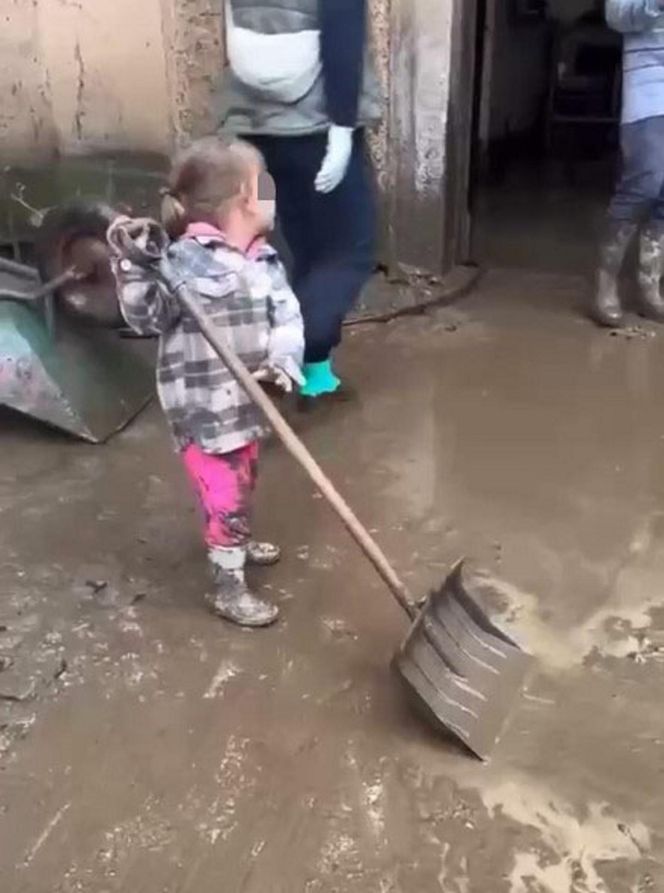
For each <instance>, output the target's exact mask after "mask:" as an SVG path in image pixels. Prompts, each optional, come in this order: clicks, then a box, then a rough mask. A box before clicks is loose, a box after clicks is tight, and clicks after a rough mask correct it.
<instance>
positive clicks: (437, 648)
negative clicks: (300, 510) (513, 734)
mask: <svg viewBox="0 0 664 893" xmlns="http://www.w3.org/2000/svg"><path fill="white" fill-rule="evenodd" d="M532 662H533V658H532V656H531V655H529V654H527V653H526V652H525V651H523V650H522V649H521V648H520V647H519V646H518V645H517V644H516V642H514V641H513V640H512V639H510V638H509V636H507V635H506V634H505V633H504V632H503V631H502V630H500V629H499V628H498V627H497V626H496V625H495V624H494V623H492V622H491V620H490V619H489V617H488V616H487V615H486V613H485V612H484V611H483V609H482V608H481V607H480V606H479V604H478V603H477V602H476V601H475V599H474V598H473V597H472V596H471V595H470V593H469V592H468V590H467V588H466V586H465V584H464V580H463V562H459V563H458V564H457V565H456V566H455V567H454V569H453V570H452V572H451V573H450V575H449V576H448V577H447V579H446V580H445V581H444V582H443V585H442V586H441V587H440V589H438V590H437V591H435V592H433V593H432V594H431V595H430V596H429V598H428V599H427V601H426V603H425V605H424V606H423V608H422V610H421V612H420V615H419V616H418V618H417V619H416V620H415V622H414V623H413V625H412V627H411V629H410V631H409V633H408V636H407V637H406V639H405V641H404V643H403V645H402V646H401V648H400V649H399V652H398V653H397V655H396V657H395V659H394V664H395V667H396V669H397V671H398V672H399V674H400V675H401V678H402V679H403V681H404V682H405V684H406V686H407V689H408V691H409V693H410V694H411V696H413V697H414V698H415V700H416V701H417V703H418V704H419V706H421V707H424V709H425V712H426V714H427V717H428V718H429V719H430V720H431V721H432V722H433V724H434V725H435V726H436V727H437V728H439V729H442V730H444V731H446V732H447V733H451V734H452V735H453V736H455V737H456V738H458V739H459V741H461V742H462V743H463V744H464V745H465V747H467V748H468V749H469V750H470V751H472V752H473V753H474V754H475V755H476V756H478V757H480V758H481V759H486V758H487V757H488V756H489V754H490V752H491V750H492V748H493V747H494V745H495V743H496V742H497V740H498V738H499V737H500V734H501V732H502V730H503V727H504V725H505V722H506V720H507V718H508V716H509V714H510V712H511V710H512V707H513V706H514V704H515V701H516V700H517V697H518V696H519V694H520V692H521V689H522V688H523V685H524V683H525V680H526V676H527V674H528V671H529V669H530V667H531V665H532Z"/></svg>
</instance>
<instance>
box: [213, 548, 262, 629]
mask: <svg viewBox="0 0 664 893" xmlns="http://www.w3.org/2000/svg"><path fill="white" fill-rule="evenodd" d="M246 559H247V551H246V549H243V548H231V549H222V548H216V549H212V550H210V561H211V562H212V570H213V573H214V582H215V585H216V590H215V592H214V594H212V595H209V596H207V602H208V604H209V606H210V608H211V609H212V612H213V613H214V614H216V615H217V617H222V618H223V619H224V620H230V621H231V623H237V624H238V626H253V627H257V626H270V625H271V624H272V623H274V622H275V620H276V619H277V617H278V616H279V609H278V608H277V606H276V605H273V604H270V602H268V601H265V600H264V599H261V598H258V597H257V596H255V595H254V594H253V592H251V590H250V589H249V587H248V586H247V583H246V580H245V578H244V566H245V562H246Z"/></svg>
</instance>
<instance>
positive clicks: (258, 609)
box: [109, 137, 304, 626]
mask: <svg viewBox="0 0 664 893" xmlns="http://www.w3.org/2000/svg"><path fill="white" fill-rule="evenodd" d="M274 198H275V196H274V185H273V184H272V182H271V181H270V179H269V177H268V176H267V174H266V173H265V169H264V165H263V161H262V157H261V156H260V154H259V153H258V152H257V151H256V150H255V149H253V148H252V147H250V146H248V145H246V144H245V143H242V142H238V141H233V142H224V141H222V140H220V139H219V138H217V137H211V138H209V139H204V140H200V141H199V142H196V143H194V144H193V145H192V146H191V148H189V149H187V150H186V151H185V152H184V153H183V154H182V155H181V156H180V157H179V158H178V159H177V160H176V162H175V164H174V166H173V170H172V173H171V179H170V188H169V189H168V191H167V193H166V194H165V196H164V201H163V206H162V217H163V223H164V227H165V229H166V231H167V233H168V235H169V236H170V237H171V238H172V239H173V240H174V243H173V245H172V246H171V248H170V250H169V258H170V259H171V262H172V263H173V265H174V266H175V267H176V268H177V269H179V271H180V272H181V273H182V275H183V276H184V277H186V279H187V280H188V281H189V282H190V283H191V284H192V285H194V286H195V288H196V291H197V292H198V295H199V298H200V303H201V307H202V309H204V310H205V312H206V313H207V314H208V316H209V318H210V319H211V320H212V321H213V322H214V323H215V324H216V325H218V326H219V328H220V329H223V332H224V335H225V337H226V338H227V339H228V340H229V343H230V345H231V346H232V347H233V349H234V350H235V352H236V353H237V354H238V355H239V357H240V358H241V359H242V360H243V361H244V362H245V364H246V365H247V366H248V368H249V369H250V370H251V371H253V372H254V374H255V375H256V377H257V378H259V379H261V380H271V381H273V382H274V383H275V384H276V385H277V386H278V387H280V388H282V389H283V390H290V389H291V387H292V382H293V381H294V382H296V383H298V384H300V383H301V382H302V377H301V373H300V368H301V364H302V357H303V351H304V333H303V324H302V317H301V314H300V309H299V304H298V302H297V299H296V298H295V295H294V294H293V292H292V291H291V289H290V287H289V285H288V283H287V280H286V275H285V272H284V269H283V267H282V265H281V263H280V261H279V258H278V257H277V254H276V252H275V251H274V249H272V248H271V247H270V246H269V245H268V244H267V242H266V241H265V237H266V235H267V234H268V233H269V232H270V231H271V229H272V226H273V222H274ZM135 223H136V224H138V225H139V226H140V223H139V222H138V221H137V222H135ZM124 225H127V223H126V221H124ZM112 230H113V227H112V228H111V231H110V232H109V241H111V244H115V245H116V246H117V244H118V243H119V244H120V245H122V240H121V239H114V238H113V232H112ZM119 253H120V257H118V258H116V260H115V263H114V269H115V274H116V278H117V282H118V293H119V298H120V304H121V307H122V310H123V313H124V316H125V318H126V320H127V322H128V324H129V325H130V326H131V327H132V328H133V329H135V330H136V331H137V332H139V333H141V334H156V335H159V336H160V347H159V361H158V370H157V381H158V391H159V398H160V400H161V404H162V407H163V409H164V412H165V413H166V416H167V418H168V421H169V423H170V426H171V429H172V431H173V435H174V437H175V441H176V444H177V447H178V450H179V452H180V455H181V456H182V460H183V462H184V466H185V469H186V471H187V473H188V476H189V478H190V479H191V482H192V484H193V487H194V489H195V491H196V493H197V495H198V498H199V501H200V503H201V505H202V507H203V511H204V515H205V541H206V544H207V547H208V551H209V557H210V562H211V565H212V570H213V574H214V580H215V584H216V588H215V592H214V593H213V595H211V596H209V597H208V600H209V603H210V606H211V608H212V610H213V611H214V613H215V614H217V615H218V616H220V617H223V618H225V619H226V620H231V621H232V622H234V623H238V624H240V625H242V626H267V625H269V624H271V623H273V622H274V621H275V620H276V619H277V614H278V609H277V607H276V606H275V605H272V604H270V603H269V602H267V601H265V600H263V599H260V598H258V597H257V596H256V595H254V594H253V593H252V592H251V591H250V590H249V589H248V587H247V584H246V582H245V575H244V568H245V563H251V564H260V565H270V564H274V563H275V562H277V561H278V560H279V557H280V553H279V549H278V548H277V547H276V546H273V545H271V544H269V543H256V542H255V541H254V540H252V539H251V535H250V527H249V505H250V501H251V495H252V491H253V489H254V484H255V480H256V464H257V460H258V442H259V440H260V438H261V437H262V436H263V435H264V434H265V429H264V424H263V421H262V417H261V416H260V413H259V411H258V410H257V409H256V408H255V407H254V405H253V404H252V403H251V401H250V399H249V397H248V396H247V394H246V393H245V392H244V391H243V389H242V388H241V386H240V385H239V384H237V383H236V381H235V379H234V378H233V377H232V375H231V373H230V372H229V371H228V369H227V368H226V366H225V365H224V363H223V362H222V361H221V360H220V359H219V358H218V357H217V355H216V354H215V352H214V351H213V350H212V348H211V347H210V346H209V344H208V343H207V341H206V340H205V338H204V337H203V335H202V333H201V331H200V329H199V328H198V326H197V325H196V322H195V321H194V320H193V319H192V318H191V317H190V316H189V315H188V314H186V313H184V312H183V311H182V310H181V308H180V306H179V304H178V302H177V300H176V299H175V298H174V296H173V295H172V294H170V293H169V292H168V290H167V289H166V288H165V287H164V286H163V285H162V284H161V283H160V281H159V279H158V277H157V271H156V270H155V269H154V267H153V266H152V267H151V265H150V264H149V263H148V264H137V263H135V261H132V260H131V259H130V258H129V257H128V256H123V253H122V249H121V248H120V251H119Z"/></svg>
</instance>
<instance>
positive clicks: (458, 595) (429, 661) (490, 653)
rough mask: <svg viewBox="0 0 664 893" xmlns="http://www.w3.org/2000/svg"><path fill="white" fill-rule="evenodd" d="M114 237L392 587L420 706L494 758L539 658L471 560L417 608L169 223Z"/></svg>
mask: <svg viewBox="0 0 664 893" xmlns="http://www.w3.org/2000/svg"><path fill="white" fill-rule="evenodd" d="M109 239H110V240H111V242H112V244H113V245H114V247H115V248H116V249H119V251H120V253H122V254H124V255H125V256H127V257H128V258H129V259H131V260H133V261H134V262H138V263H143V264H145V263H149V264H153V265H155V267H156V269H157V270H158V275H159V276H160V278H161V280H162V282H163V283H164V285H165V286H166V287H167V288H168V289H169V291H171V292H172V293H173V294H174V295H175V296H176V297H177V298H178V300H179V301H180V303H181V305H182V307H183V308H184V309H185V310H186V312H187V313H189V314H190V315H191V316H192V317H193V318H194V319H195V320H196V323H197V324H198V326H199V327H200V329H201V332H202V333H203V335H204V336H205V338H206V340H207V341H208V343H209V344H210V346H211V347H212V348H213V350H214V351H215V352H216V353H217V354H218V355H219V357H220V358H221V359H222V360H223V362H224V363H225V364H226V366H227V367H228V368H229V370H230V371H231V373H232V374H233V375H234V376H235V378H236V379H237V380H238V381H239V382H240V384H241V385H242V387H243V388H244V389H245V390H246V391H247V393H248V394H249V396H250V397H251V399H252V400H253V401H254V403H255V404H256V405H257V406H258V407H259V408H260V409H261V410H262V412H263V413H264V415H265V417H266V418H267V420H268V422H269V423H270V425H271V426H272V428H273V430H274V432H275V433H276V435H277V437H278V438H279V439H280V440H281V442H282V443H283V445H284V446H285V447H286V449H287V450H288V452H289V453H290V454H291V455H292V456H293V458H294V459H295V460H296V461H297V462H298V463H299V464H300V465H301V467H302V468H303V469H304V470H305V471H306V473H307V474H308V475H309V477H310V478H311V480H312V481H313V482H314V484H315V485H316V487H317V488H318V490H319V491H320V493H321V494H322V496H323V497H324V498H325V499H326V500H327V502H328V503H329V505H330V506H331V507H332V508H333V509H334V511H335V512H336V513H337V515H338V516H339V517H340V518H341V520H342V521H343V523H344V524H345V526H346V527H347V529H348V531H349V532H350V534H351V535H352V537H353V538H354V539H355V541H356V542H357V544H358V545H359V547H360V548H361V550H362V551H363V552H364V554H365V555H366V556H367V558H368V559H369V560H370V561H371V563H372V564H373V565H374V567H375V568H376V570H377V571H378V573H379V574H380V576H381V577H382V579H383V580H384V582H385V583H386V584H387V587H388V589H389V590H390V592H391V593H392V595H393V596H394V598H395V600H396V601H397V603H398V605H399V607H400V608H401V609H402V610H403V611H404V613H405V614H406V616H407V617H408V618H409V620H410V621H411V627H410V631H409V633H408V635H407V636H406V639H405V641H404V642H403V644H402V645H401V647H400V649H399V650H398V652H397V654H396V655H395V658H394V662H393V664H394V667H395V668H396V670H397V671H398V673H399V675H400V676H401V678H402V680H403V681H404V682H405V684H406V686H407V689H408V691H409V692H410V694H411V695H412V696H413V698H414V700H415V701H416V703H417V705H418V706H419V707H421V708H423V709H424V711H425V715H426V716H427V718H428V719H429V720H430V721H431V722H432V723H433V724H434V725H435V726H436V727H438V728H439V729H443V730H445V731H446V732H447V733H452V735H454V736H456V737H457V738H458V739H459V740H460V741H461V742H462V743H463V744H464V745H465V746H466V747H467V748H468V749H469V750H471V751H472V752H473V753H475V754H476V755H477V756H479V757H481V758H486V757H487V756H488V755H489V753H490V751H491V749H492V747H493V746H494V744H495V743H496V741H497V739H498V737H499V735H500V733H501V731H502V728H503V726H504V723H505V721H506V719H507V716H508V714H509V711H510V709H511V707H512V705H513V703H514V701H515V699H516V696H517V695H518V693H519V692H520V690H521V688H522V686H523V684H524V681H525V677H526V674H527V671H528V668H529V666H530V664H531V661H532V658H531V656H530V655H528V654H526V653H525V652H524V651H522V650H521V648H519V646H518V645H517V644H516V643H515V642H513V641H512V640H511V639H510V638H509V637H508V636H507V635H505V633H504V632H502V631H501V630H500V629H498V628H497V627H496V626H495V625H494V624H493V623H492V622H491V621H490V620H489V618H488V617H487V615H486V614H485V613H484V611H483V610H482V609H481V608H480V606H479V604H478V603H477V602H476V601H475V600H474V599H473V598H472V596H471V595H470V593H469V592H468V590H467V588H466V587H465V585H464V579H463V562H462V561H459V562H458V563H457V564H456V565H455V567H454V568H453V570H452V572H451V573H450V574H449V576H448V577H447V578H446V579H445V580H444V582H443V583H442V585H441V587H440V588H439V589H438V590H436V591H434V592H432V593H431V594H430V595H429V596H428V597H427V598H426V600H425V601H424V603H423V604H422V605H421V606H418V605H417V604H416V603H415V602H414V601H413V599H412V598H411V596H410V595H409V593H408V590H407V589H406V586H405V585H404V583H403V582H402V581H401V579H400V578H399V576H398V575H397V573H396V571H395V570H394V568H393V567H392V565H391V564H390V562H389V561H388V559H387V557H386V556H385V554H384V553H383V551H382V549H381V548H380V546H379V545H378V544H377V543H376V542H375V540H374V539H373V538H372V537H371V535H370V534H369V532H368V531H367V529H366V528H365V527H364V525H363V524H362V523H361V522H360V521H359V520H358V518H357V517H356V515H355V513H354V512H353V510H352V509H351V508H350V506H349V505H348V504H347V503H346V501H345V500H344V499H343V497H342V496H341V495H340V494H339V493H338V491H337V490H336V488H335V487H334V485H333V484H332V482H331V481H330V480H329V478H328V477H327V475H326V474H325V473H324V472H323V470H322V469H321V468H320V466H319V465H318V463H317V462H316V460H315V459H314V457H313V456H312V455H311V453H310V452H309V450H308V449H307V448H306V447H305V445H304V444H303V443H302V441H301V440H300V439H299V438H298V437H297V435H296V434H295V432H294V431H293V430H292V429H291V427H290V426H289V425H288V423H287V422H286V421H285V419H284V418H283V416H282V415H281V413H280V412H279V410H278V409H277V408H276V406H275V405H274V403H273V402H272V401H271V400H270V398H269V397H268V396H267V394H266V393H265V391H264V390H263V388H262V387H261V386H260V384H259V383H258V382H257V381H256V380H255V379H254V378H253V377H252V375H251V373H250V372H249V370H248V369H247V368H246V366H245V365H244V363H242V361H241V360H240V359H239V358H238V357H237V356H235V354H234V353H233V351H232V350H231V349H230V348H229V346H228V345H227V343H226V341H225V340H224V338H223V333H222V332H221V331H220V330H219V329H218V328H217V327H215V326H214V324H213V323H211V322H210V320H209V319H208V317H207V315H206V314H205V312H204V311H202V310H201V308H200V306H199V302H198V298H197V295H196V294H195V292H194V291H193V290H192V289H191V287H190V286H189V284H188V283H187V282H185V281H183V280H182V277H181V276H179V275H178V274H177V271H176V270H175V269H174V267H173V266H172V265H171V263H170V261H169V259H168V248H167V246H168V239H167V236H166V234H165V233H164V231H163V230H162V229H161V227H160V226H159V225H158V224H156V223H154V222H152V221H138V220H136V221H126V222H122V223H119V224H118V223H116V224H115V225H114V226H113V227H112V228H111V230H110V231H109Z"/></svg>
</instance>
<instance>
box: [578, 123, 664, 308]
mask: <svg viewBox="0 0 664 893" xmlns="http://www.w3.org/2000/svg"><path fill="white" fill-rule="evenodd" d="M652 120H655V119H648V120H646V121H638V122H636V123H634V124H627V125H623V127H622V128H621V134H620V143H621V152H622V173H621V176H620V179H619V181H618V184H617V186H616V191H615V194H614V196H613V199H612V201H611V204H610V206H609V213H608V219H607V222H606V232H605V234H604V237H603V240H602V242H601V244H600V251H599V263H598V270H597V281H596V289H595V296H594V300H593V306H592V314H593V316H594V318H595V320H596V321H597V322H598V323H600V324H601V325H606V326H619V325H621V324H622V321H623V307H622V304H621V301H620V296H619V284H618V283H619V276H620V271H621V269H622V266H623V263H624V260H625V255H626V253H627V249H628V248H629V245H630V243H631V241H632V239H633V238H634V236H635V235H636V232H637V230H638V227H639V222H640V220H642V219H643V218H644V216H646V215H648V214H649V213H650V210H651V209H652V207H653V204H654V202H655V201H656V199H657V196H658V195H659V192H660V189H661V179H660V177H659V174H658V170H657V167H658V165H657V164H654V161H655V159H654V157H653V151H652V132H651V131H652V128H651V127H650V122H651V121H652Z"/></svg>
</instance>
